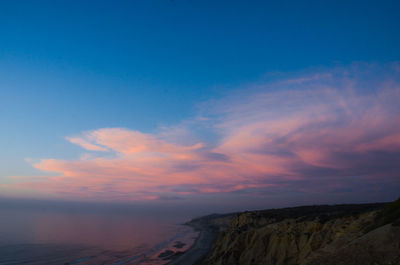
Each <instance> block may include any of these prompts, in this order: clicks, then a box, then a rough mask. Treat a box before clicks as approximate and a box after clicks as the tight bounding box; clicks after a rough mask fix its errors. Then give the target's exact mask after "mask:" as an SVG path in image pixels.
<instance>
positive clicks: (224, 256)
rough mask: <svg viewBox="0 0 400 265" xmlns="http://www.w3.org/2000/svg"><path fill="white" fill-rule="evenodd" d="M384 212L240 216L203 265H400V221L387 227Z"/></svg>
mask: <svg viewBox="0 0 400 265" xmlns="http://www.w3.org/2000/svg"><path fill="white" fill-rule="evenodd" d="M384 206H385V205H384V204H363V205H335V206H307V207H295V208H285V209H277V210H266V211H253V212H245V213H241V214H237V215H236V216H235V217H233V219H232V221H231V223H230V225H229V227H227V228H226V229H223V230H224V231H222V232H220V234H219V236H218V239H217V241H216V243H215V245H214V247H213V248H212V250H211V251H210V252H209V253H208V254H207V255H206V256H205V257H204V258H203V259H202V260H201V261H200V262H199V263H198V264H204V265H205V264H207V265H230V264H232V265H235V264H238V265H257V264H265V265H268V264H273V265H292V264H293V265H295V264H301V265H317V264H332V265H333V264H346V265H351V264H354V265H356V264H357V265H358V264H360V265H361V264H362V265H364V264H365V265H367V264H371V265H372V264H392V265H393V264H400V226H398V224H397V221H396V220H398V216H397V217H396V215H394V216H395V217H394V218H393V216H392V217H390V218H391V219H390V218H389V219H390V220H389V223H387V221H382V218H383V219H385V217H382V211H381V209H382V208H383V207H384ZM391 213H393V211H391ZM392 215H393V214H392ZM379 220H380V221H379ZM379 222H380V224H379V227H376V224H377V223H379ZM385 222H386V223H385Z"/></svg>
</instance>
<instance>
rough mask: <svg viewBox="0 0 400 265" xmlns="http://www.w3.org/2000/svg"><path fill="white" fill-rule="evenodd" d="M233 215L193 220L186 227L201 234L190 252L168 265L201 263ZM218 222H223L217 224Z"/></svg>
mask: <svg viewBox="0 0 400 265" xmlns="http://www.w3.org/2000/svg"><path fill="white" fill-rule="evenodd" d="M232 217H233V215H232V214H227V215H219V214H218V215H217V214H213V215H209V216H204V217H200V218H197V219H193V220H191V221H190V222H187V223H185V224H184V225H187V226H190V227H192V228H193V229H194V230H195V231H198V232H199V235H198V236H197V238H196V240H195V242H194V243H193V245H192V246H190V248H189V249H188V250H186V251H185V252H183V253H180V254H179V255H177V256H175V257H171V261H170V262H168V263H167V264H166V265H194V264H196V263H197V262H199V261H200V260H201V259H202V257H203V256H204V255H206V254H207V253H208V252H209V251H210V250H211V248H212V247H213V245H214V243H215V241H216V240H217V237H218V235H219V233H220V231H221V230H222V229H223V228H224V227H225V226H226V225H227V224H228V223H229V222H230V220H231V218H232ZM216 220H223V221H222V222H219V223H217V222H216Z"/></svg>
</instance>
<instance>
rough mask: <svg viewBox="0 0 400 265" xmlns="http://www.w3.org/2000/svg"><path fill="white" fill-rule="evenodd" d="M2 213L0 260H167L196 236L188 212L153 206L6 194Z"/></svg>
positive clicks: (3, 263)
mask: <svg viewBox="0 0 400 265" xmlns="http://www.w3.org/2000/svg"><path fill="white" fill-rule="evenodd" d="M0 216H1V218H0V264H1V265H12V264H15V265H16V264H38V265H39V264H54V265H56V264H82V265H84V264H118V265H122V264H164V263H166V262H167V261H166V260H163V259H161V258H158V255H159V254H160V253H162V252H163V251H165V250H167V249H169V250H173V251H175V252H176V251H184V250H185V249H187V248H188V247H189V246H190V245H191V244H192V243H193V241H194V238H195V237H196V233H195V232H194V231H193V230H192V229H191V228H189V227H186V226H182V225H181V224H182V223H183V222H185V221H187V220H188V219H190V216H188V214H187V213H186V214H185V213H179V212H171V211H168V210H165V209H162V208H161V207H154V206H153V207H144V206H132V205H117V204H113V205H100V204H89V203H86V204H83V203H66V202H45V201H33V202H32V201H22V200H18V201H17V200H2V201H0ZM177 241H181V242H183V243H185V245H184V246H183V247H182V244H176V242H177ZM176 245H180V246H179V247H178V248H177V247H174V246H176Z"/></svg>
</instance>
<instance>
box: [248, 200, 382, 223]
mask: <svg viewBox="0 0 400 265" xmlns="http://www.w3.org/2000/svg"><path fill="white" fill-rule="evenodd" d="M387 204H388V203H367V204H338V205H312V206H299V207H290V208H282V209H270V210H261V211H251V212H245V213H247V214H250V215H251V216H252V217H263V218H270V219H274V220H275V221H276V222H280V221H282V220H284V219H299V221H307V220H314V219H315V218H319V220H320V222H322V223H324V222H327V221H329V220H332V219H335V218H340V217H345V216H358V215H360V214H362V213H365V212H369V211H374V210H380V209H382V208H384V207H385V206H386V205H387Z"/></svg>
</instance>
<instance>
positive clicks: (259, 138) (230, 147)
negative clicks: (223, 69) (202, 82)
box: [7, 64, 400, 200]
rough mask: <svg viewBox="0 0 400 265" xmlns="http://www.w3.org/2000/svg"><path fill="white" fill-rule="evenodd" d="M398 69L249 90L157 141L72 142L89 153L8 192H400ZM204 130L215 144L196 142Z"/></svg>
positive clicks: (123, 132) (136, 135) (357, 70)
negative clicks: (377, 186) (393, 189)
mask: <svg viewBox="0 0 400 265" xmlns="http://www.w3.org/2000/svg"><path fill="white" fill-rule="evenodd" d="M398 69H399V67H398V65H397V64H392V65H386V66H377V65H361V64H358V65H357V64H355V65H353V66H351V67H347V68H336V69H331V71H322V72H320V73H315V72H314V73H310V74H307V75H303V76H299V77H296V78H287V79H284V80H279V81H275V82H272V83H267V84H262V85H257V86H254V87H252V86H249V87H247V88H246V89H244V90H241V91H237V92H235V93H234V95H231V96H227V97H224V98H221V99H217V100H214V101H212V102H211V101H210V102H206V103H204V104H202V107H200V111H199V112H200V113H199V117H202V118H201V119H199V118H197V119H195V118H194V119H193V120H191V121H190V122H186V123H183V124H182V125H181V126H175V127H171V128H170V129H168V128H163V129H162V130H161V132H160V133H153V134H151V133H142V132H139V131H135V130H130V129H124V128H102V129H97V130H93V131H88V132H84V133H82V134H81V135H78V136H73V137H67V138H66V139H67V140H68V141H69V142H71V143H72V144H76V145H78V146H80V147H82V148H83V149H85V150H86V151H87V152H93V154H92V155H90V156H84V158H82V159H77V160H59V159H43V160H41V161H40V162H39V163H36V164H34V165H33V166H34V167H35V168H37V169H39V170H42V171H46V172H55V174H54V176H50V177H40V178H33V177H32V178H31V180H28V179H27V178H24V180H23V181H15V183H13V184H9V185H8V186H7V188H9V189H29V190H34V191H37V192H39V193H41V194H45V195H48V196H56V197H74V198H79V199H105V200H152V199H160V198H167V197H174V198H175V197H177V196H178V197H179V196H182V197H184V196H187V195H191V194H199V193H220V192H224V193H227V192H228V193H234V192H238V191H246V192H247V194H252V191H254V194H256V193H259V191H260V189H261V190H262V189H273V190H278V191H282V192H289V191H296V192H305V193H313V192H321V193H332V192H344V191H347V192H357V191H359V190H363V191H366V190H371V191H375V192H382V190H383V189H384V188H385V187H388V188H389V187H390V188H400V176H399V173H398V172H400V104H399V102H400V72H399V70H398ZM199 127H201V128H203V129H204V130H207V131H208V132H209V134H210V135H213V137H209V136H208V137H197V136H195V134H196V132H195V133H192V132H194V131H196V128H199ZM177 128H178V129H177ZM175 132H177V133H178V134H179V135H181V134H185V135H189V136H190V137H189V138H190V143H187V142H188V141H187V140H184V139H182V140H181V141H180V140H179V135H175V136H176V137H174V133H175ZM182 132H183V133H182ZM211 138H212V139H211ZM195 139H202V140H195ZM377 184H378V185H380V186H381V187H382V190H381V191H376V190H375V188H376V185H377Z"/></svg>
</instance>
